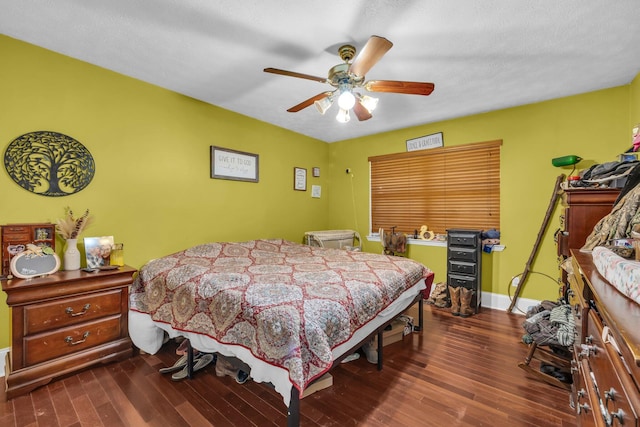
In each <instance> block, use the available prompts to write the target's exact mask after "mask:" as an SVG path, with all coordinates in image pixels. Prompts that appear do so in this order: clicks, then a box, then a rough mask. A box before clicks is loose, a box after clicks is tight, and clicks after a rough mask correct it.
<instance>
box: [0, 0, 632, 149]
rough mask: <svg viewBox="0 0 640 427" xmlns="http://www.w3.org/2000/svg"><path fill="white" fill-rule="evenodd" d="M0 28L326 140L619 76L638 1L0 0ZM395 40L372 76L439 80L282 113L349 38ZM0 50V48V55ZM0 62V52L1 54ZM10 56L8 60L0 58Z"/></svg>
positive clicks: (314, 87)
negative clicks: (346, 114) (322, 110)
mask: <svg viewBox="0 0 640 427" xmlns="http://www.w3.org/2000/svg"><path fill="white" fill-rule="evenodd" d="M0 11H1V12H0V33H2V34H5V35H7V36H10V37H13V38H15V39H19V40H23V41H26V42H29V43H32V44H34V45H38V46H41V47H44V48H47V49H50V50H52V51H55V52H59V53H61V54H64V55H68V56H70V57H73V58H77V59H80V60H83V61H86V62H89V63H91V64H95V65H98V66H101V67H104V68H107V69H109V70H113V71H116V72H118V73H121V74H124V75H127V76H131V77H134V78H136V79H140V80H143V81H146V82H149V83H152V84H155V85H158V86H161V87H164V88H167V89H170V90H172V91H175V92H178V93H181V94H184V95H187V96H190V97H193V98H196V99H199V100H202V101H204V102H207V103H209V104H213V105H217V106H220V107H223V108H226V109H228V110H231V111H235V112H237V113H241V114H244V115H247V116H249V117H253V118H255V119H258V120H262V121H265V122H268V123H272V124H274V125H277V126H281V127H283V128H287V129H290V130H292V131H295V132H299V133H301V134H304V135H308V136H311V137H314V138H318V139H320V140H323V141H327V142H334V141H340V140H345V139H349V138H354V137H359V136H363V135H370V134H374V133H379V132H384V131H389V130H393V129H399V128H404V127H408V126H414V125H419V124H424V123H430V122H435V121H441V120H445V119H449V118H454V117H460V116H465V115H470V114H476V113H481V112H486V111H491V110H496V109H501V108H506V107H512V106H517V105H523V104H529V103H533V102H538V101H543V100H547V99H553V98H558V97H562V96H568V95H573V94H578V93H584V92H589V91H593V90H598V89H604V88H609V87H613V86H619V85H624V84H628V83H630V82H631V80H632V79H633V78H634V77H635V76H636V75H637V73H638V72H640V3H639V2H638V0H616V1H602V0H582V1H577V0H565V1H558V0H554V1H549V0H538V1H531V0H489V1H477V0H460V1H456V0H431V1H426V0H416V1H400V0H362V1H344V0H342V1H338V0H323V1H315V0H307V1H296V0H269V1H265V0H248V1H243V0H233V1H229V0H215V1H214V0H106V1H98V0H57V1H52V0H29V1H20V0H0ZM371 35H379V36H383V37H386V38H387V39H389V40H390V41H392V42H393V44H394V46H393V47H392V48H391V50H390V51H389V52H388V53H387V54H386V55H385V56H384V57H383V58H382V59H381V60H380V62H378V63H377V64H376V65H375V66H374V67H373V68H372V69H371V70H370V71H369V72H368V74H367V76H366V77H367V80H373V79H376V80H377V79H386V80H410V81H426V82H433V83H434V84H435V90H434V92H433V93H432V94H431V95H430V96H417V95H399V94H376V97H378V98H379V99H380V102H379V104H378V108H377V110H376V111H374V114H373V118H371V119H370V120H368V121H363V122H358V121H357V120H356V119H355V117H354V118H353V119H352V120H351V121H350V122H349V123H346V124H344V123H338V122H337V121H336V120H335V114H336V113H337V106H333V107H332V108H331V109H330V110H329V111H328V112H327V113H326V114H325V115H324V116H322V115H320V114H319V113H318V111H317V110H316V109H315V108H314V107H313V106H311V107H309V108H306V109H304V110H302V111H300V112H298V113H288V112H287V111H286V110H287V108H289V107H292V106H293V105H296V104H298V103H299V102H301V101H303V100H305V99H307V98H309V97H311V96H313V95H316V94H318V93H320V92H323V91H325V90H329V89H331V86H329V85H327V84H323V83H318V82H315V81H311V80H304V79H297V78H292V77H285V76H279V75H274V74H267V73H264V72H263V71H262V70H263V69H264V68H265V67H274V68H281V69H286V70H291V71H296V72H300V73H305V74H311V75H314V76H320V77H326V75H327V72H328V70H329V68H331V67H332V66H333V65H336V64H339V63H341V62H342V61H341V59H340V58H339V56H338V55H337V49H338V47H339V46H340V45H342V44H344V43H351V44H353V45H354V46H356V48H361V47H362V46H363V45H364V43H365V42H366V41H367V40H368V38H369V37H370V36H371ZM1 57H2V56H1V52H0V59H1ZM0 63H1V60H0ZM2 65H5V64H2Z"/></svg>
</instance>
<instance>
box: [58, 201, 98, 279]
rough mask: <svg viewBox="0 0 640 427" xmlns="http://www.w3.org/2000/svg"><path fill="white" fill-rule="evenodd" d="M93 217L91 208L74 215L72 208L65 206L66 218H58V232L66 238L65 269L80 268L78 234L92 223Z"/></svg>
mask: <svg viewBox="0 0 640 427" xmlns="http://www.w3.org/2000/svg"><path fill="white" fill-rule="evenodd" d="M92 221H93V217H92V216H90V215H89V209H87V210H86V211H85V212H84V214H83V215H82V216H80V217H77V218H76V217H74V215H73V211H72V210H71V208H69V207H66V208H65V216H64V218H60V219H58V220H56V232H57V233H58V234H59V235H60V237H62V238H63V239H65V240H66V243H67V244H66V247H65V250H64V269H65V270H79V269H80V251H79V250H78V236H80V233H82V231H83V230H84V229H85V228H87V227H88V226H89V224H91V222H92Z"/></svg>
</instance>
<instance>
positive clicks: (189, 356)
mask: <svg viewBox="0 0 640 427" xmlns="http://www.w3.org/2000/svg"><path fill="white" fill-rule="evenodd" d="M187 378H189V379H192V378H193V347H191V341H189V340H188V339H187Z"/></svg>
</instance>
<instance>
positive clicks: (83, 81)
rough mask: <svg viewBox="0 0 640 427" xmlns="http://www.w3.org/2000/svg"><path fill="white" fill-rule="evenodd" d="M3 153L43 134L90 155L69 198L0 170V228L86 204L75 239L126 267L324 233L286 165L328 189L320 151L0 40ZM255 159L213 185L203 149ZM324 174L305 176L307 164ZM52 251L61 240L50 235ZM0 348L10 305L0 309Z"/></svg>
mask: <svg viewBox="0 0 640 427" xmlns="http://www.w3.org/2000/svg"><path fill="white" fill-rule="evenodd" d="M0 57H2V67H0V94H2V102H0V147H1V148H0V150H1V151H2V155H3V156H4V150H5V148H6V147H7V146H8V145H9V143H10V142H11V141H12V140H13V139H15V138H16V137H18V136H20V135H22V134H24V133H27V132H32V131H38V130H50V131H56V132H60V133H63V134H66V135H69V136H71V137H73V138H75V139H77V140H78V141H80V142H81V143H82V144H83V145H85V146H86V147H87V149H88V150H89V151H90V152H91V154H92V156H93V158H94V160H95V163H96V173H95V177H94V178H93V181H92V182H91V183H90V184H89V186H88V187H87V188H86V189H84V190H82V191H80V192H79V193H77V194H74V195H72V196H66V197H45V196H40V195H36V194H34V193H30V192H28V191H26V190H24V189H22V188H21V187H20V186H18V185H17V184H16V183H14V182H13V181H12V180H11V178H10V177H9V175H8V174H7V172H6V170H5V169H4V167H2V171H0V194H1V196H2V202H0V224H7V223H16V222H43V221H54V220H55V219H56V218H59V217H61V216H62V215H63V213H64V207H65V206H70V207H71V208H72V209H74V210H75V211H76V212H82V211H84V209H86V208H89V209H91V212H92V214H93V215H94V217H95V221H94V223H93V225H91V226H90V228H88V229H87V230H86V232H85V233H83V236H81V237H87V236H101V235H113V236H114V237H115V240H116V241H118V242H123V243H124V248H125V261H126V262H127V264H130V265H132V266H134V267H136V268H139V267H140V266H141V265H142V264H143V263H144V262H145V261H147V260H149V259H151V258H155V257H158V256H161V255H165V254H168V253H172V252H175V251H178V250H181V249H184V248H186V247H188V246H190V245H193V244H197V243H202V242H206V241H214V240H217V241H224V240H249V239H253V238H272V237H283V238H287V239H289V240H293V241H298V242H302V236H303V235H304V231H307V230H311V229H323V228H326V227H327V225H328V222H327V218H326V215H325V213H326V211H327V198H326V197H322V198H320V199H314V198H311V192H310V190H309V191H306V192H302V191H294V190H293V168H294V166H298V167H304V168H307V169H308V171H309V177H308V183H307V184H308V188H309V189H310V185H311V184H320V185H322V187H323V190H324V191H323V194H326V186H327V182H328V178H327V171H328V151H327V144H326V143H324V142H322V141H318V140H315V139H312V138H308V137H305V136H302V135H300V134H297V133H293V132H289V131H286V130H284V129H281V128H278V127H275V126H272V125H268V124H266V123H263V122H259V121H256V120H253V119H250V118H247V117H244V116H241V115H238V114H235V113H232V112H229V111H226V110H223V109H220V108H216V107H213V106H211V105H208V104H205V103H202V102H199V101H196V100H194V99H191V98H188V97H185V96H181V95H178V94H176V93H173V92H170V91H167V90H163V89H160V88H158V87H155V86H152V85H149V84H146V83H142V82H140V81H137V80H135V79H131V78H128V77H124V76H122V75H119V74H116V73H113V72H110V71H106V70H104V69H101V68H99V67H95V66H92V65H89V64H86V63H83V62H79V61H76V60H73V59H70V58H68V57H65V56H62V55H58V54H55V53H52V52H49V51H47V50H44V49H40V48H37V47H34V46H32V45H29V44H26V43H22V42H19V41H16V40H13V39H10V38H7V37H4V36H0ZM211 145H218V146H222V147H228V148H232V149H235V150H240V151H246V152H250V153H255V154H258V155H259V178H260V182H259V183H247V182H238V181H228V180H219V179H211V178H210V172H209V171H210V160H209V147H210V146H211ZM314 166H318V167H320V168H321V177H320V178H313V177H311V167H314ZM57 244H58V246H59V247H58V252H61V250H62V246H63V242H62V241H61V240H58V242H57ZM0 325H1V326H0V348H4V347H7V346H8V345H9V326H8V325H9V310H8V308H7V306H6V305H5V304H4V297H3V298H2V303H0Z"/></svg>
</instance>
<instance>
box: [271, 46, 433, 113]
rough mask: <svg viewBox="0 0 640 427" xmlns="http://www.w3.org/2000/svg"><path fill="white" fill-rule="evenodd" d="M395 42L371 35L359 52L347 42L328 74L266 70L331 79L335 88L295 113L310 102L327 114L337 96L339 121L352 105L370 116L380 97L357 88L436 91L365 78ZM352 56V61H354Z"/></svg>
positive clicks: (413, 92)
mask: <svg viewBox="0 0 640 427" xmlns="http://www.w3.org/2000/svg"><path fill="white" fill-rule="evenodd" d="M392 46H393V43H391V42H390V41H389V40H387V39H385V38H384V37H379V36H371V37H370V38H369V40H368V41H367V43H366V44H365V45H364V48H362V50H361V51H360V53H358V56H357V57H356V58H355V59H353V58H354V56H355V54H356V48H355V47H353V46H351V45H348V44H347V45H344V46H341V47H340V48H339V49H338V54H339V55H340V58H342V60H343V61H344V63H343V64H338V65H336V66H334V67H332V68H331V69H329V75H328V77H327V78H324V77H316V76H312V75H309V74H302V73H296V72H294V71H287V70H280V69H278V68H265V69H264V71H265V72H266V73H273V74H280V75H283V76H290V77H297V78H301V79H307V80H314V81H317V82H320V83H328V84H330V85H331V86H333V87H334V88H335V89H333V90H331V91H325V92H321V93H319V94H317V95H315V96H312V97H311V98H309V99H307V100H305V101H302V102H301V103H299V104H298V105H294V106H293V107H291V108H289V109H288V110H287V111H289V112H290V113H296V112H298V111H300V110H302V109H304V108H306V107H308V106H310V105H311V104H314V105H315V106H316V108H317V109H318V111H320V113H321V114H324V113H325V112H326V111H327V110H328V109H329V107H331V105H332V104H333V101H334V100H335V99H336V98H337V100H338V106H339V107H340V111H339V112H338V115H337V116H336V119H337V120H338V121H339V122H343V123H346V122H348V121H349V120H350V116H349V110H351V109H352V108H353V112H354V113H355V115H356V117H357V118H358V120H360V121H362V120H369V119H370V118H371V117H372V116H371V112H372V111H373V110H374V109H375V107H376V105H377V104H378V99H377V98H372V97H370V96H367V95H362V94H361V93H360V92H357V90H359V89H364V90H366V91H368V92H389V93H402V94H409V95H429V94H430V93H431V92H433V88H434V84H433V83H424V82H406V81H398V80H370V81H365V74H366V73H367V72H368V71H369V70H370V69H371V68H372V67H373V66H374V65H375V64H376V63H377V62H378V61H379V60H380V58H382V56H384V54H385V53H387V51H388V50H389V49H391V47H392ZM352 59H353V61H351V60H352Z"/></svg>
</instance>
